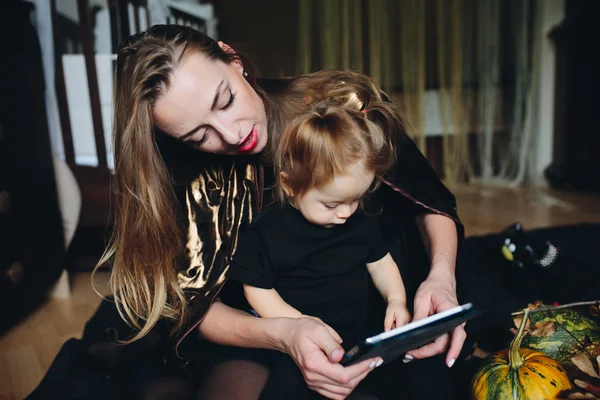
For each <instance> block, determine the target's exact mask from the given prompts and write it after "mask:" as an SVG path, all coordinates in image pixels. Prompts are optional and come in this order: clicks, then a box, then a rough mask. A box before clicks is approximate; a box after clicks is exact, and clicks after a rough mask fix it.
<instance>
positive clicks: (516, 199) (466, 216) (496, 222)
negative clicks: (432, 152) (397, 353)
mask: <svg viewBox="0 0 600 400" xmlns="http://www.w3.org/2000/svg"><path fill="white" fill-rule="evenodd" d="M453 192H454V193H455V194H456V197H457V199H458V211H459V214H460V216H461V219H462V220H463V222H464V223H465V226H466V231H467V235H468V236H472V235H481V234H486V233H491V232H497V231H499V230H501V229H503V228H504V227H506V226H507V225H509V224H511V223H512V222H515V221H520V222H521V223H522V224H523V226H524V227H525V229H532V228H536V227H549V226H557V225H570V224H576V223H581V222H598V223H600V196H592V195H581V194H568V193H556V192H551V191H547V190H544V191H539V190H537V191H533V190H525V189H515V190H512V189H499V188H489V187H488V188H482V187H473V186H471V187H456V188H454V189H453ZM106 280H107V275H106V274H104V275H101V276H100V281H101V282H100V283H99V286H100V287H102V286H104V285H105V283H106ZM72 291H73V293H72V296H71V298H69V299H67V300H58V299H52V300H48V301H47V302H46V303H45V304H43V305H42V306H41V307H40V308H39V309H38V310H37V311H36V312H34V313H33V314H31V315H30V316H29V317H28V318H27V319H26V320H25V321H23V322H22V323H21V324H20V325H18V326H16V327H14V328H13V329H12V330H11V331H9V332H8V333H7V334H5V335H4V336H3V337H1V338H0V400H5V399H6V400H8V399H10V400H12V399H22V398H23V397H25V396H27V395H28V394H29V393H30V392H31V391H32V390H33V389H34V388H35V387H36V385H37V384H38V383H39V381H40V380H41V379H42V377H43V375H44V373H45V371H46V370H47V369H48V367H49V366H50V363H51V362H52V360H53V359H54V357H55V355H56V353H57V352H58V350H59V349H60V346H61V345H62V343H64V342H65V340H67V339H68V338H71V337H80V335H81V332H82V330H83V326H84V324H85V322H86V321H87V319H88V318H89V317H90V316H91V315H92V314H93V312H94V311H95V309H96V307H97V305H98V303H99V301H100V298H99V297H98V295H97V294H96V293H95V292H94V291H93V290H92V288H91V285H90V274H89V273H87V272H80V273H78V274H77V275H76V276H74V277H72Z"/></svg>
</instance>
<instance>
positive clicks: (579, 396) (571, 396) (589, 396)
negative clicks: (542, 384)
mask: <svg viewBox="0 0 600 400" xmlns="http://www.w3.org/2000/svg"><path fill="white" fill-rule="evenodd" d="M567 399H569V400H571V399H598V398H597V397H596V396H594V395H593V394H591V393H585V394H584V393H580V392H577V393H570V394H569V395H568V396H567Z"/></svg>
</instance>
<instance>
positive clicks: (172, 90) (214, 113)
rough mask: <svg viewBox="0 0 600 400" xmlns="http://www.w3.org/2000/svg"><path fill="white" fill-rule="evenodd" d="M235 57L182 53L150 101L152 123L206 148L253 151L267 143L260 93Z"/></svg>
mask: <svg viewBox="0 0 600 400" xmlns="http://www.w3.org/2000/svg"><path fill="white" fill-rule="evenodd" d="M243 73H244V69H243V66H242V65H241V63H240V62H239V61H232V62H230V63H229V64H226V63H223V62H221V61H215V60H210V59H208V58H206V57H205V56H204V55H202V54H198V53H190V54H188V55H186V56H185V57H183V59H182V60H181V64H180V65H179V67H178V68H177V69H176V70H175V71H174V73H173V76H172V78H171V85H170V87H169V89H168V90H167V91H166V92H165V93H163V94H162V95H161V96H160V97H159V98H158V99H157V100H156V102H155V105H154V110H153V114H154V118H155V121H156V124H157V126H158V127H159V128H160V129H161V130H163V131H164V132H166V133H167V134H168V135H170V136H172V137H174V138H176V139H178V140H181V141H183V142H185V143H187V144H189V145H190V146H192V147H194V148H196V149H198V150H200V151H203V152H207V153H218V154H228V155H236V154H256V153H259V152H260V151H262V150H263V149H264V148H265V146H266V145H267V139H268V132H267V116H266V114H265V107H264V104H263V102H262V99H261V98H260V97H259V96H258V94H257V93H256V91H255V90H254V89H253V88H252V86H250V84H249V83H248V81H247V80H246V79H245V78H244V75H243Z"/></svg>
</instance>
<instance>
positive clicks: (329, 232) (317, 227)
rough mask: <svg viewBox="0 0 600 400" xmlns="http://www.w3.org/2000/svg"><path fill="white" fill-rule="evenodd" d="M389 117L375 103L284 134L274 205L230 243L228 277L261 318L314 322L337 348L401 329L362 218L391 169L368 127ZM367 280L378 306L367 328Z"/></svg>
mask: <svg viewBox="0 0 600 400" xmlns="http://www.w3.org/2000/svg"><path fill="white" fill-rule="evenodd" d="M393 113H394V111H393V108H392V107H391V106H390V105H388V104H383V103H381V104H377V103H374V104H373V103H372V104H371V105H370V108H369V109H368V110H363V111H358V110H356V109H352V108H349V107H340V106H337V105H331V104H321V105H317V106H315V107H314V108H313V109H312V110H311V111H309V112H307V113H306V114H304V115H302V116H300V117H298V118H296V119H295V120H294V121H293V122H292V123H291V124H290V126H289V127H288V128H287V130H286V131H285V132H284V134H283V136H282V138H281V142H280V145H279V151H278V152H277V155H276V160H275V170H276V178H277V189H278V195H279V196H278V197H279V200H280V204H278V205H273V206H270V207H268V208H267V209H266V210H264V211H263V212H262V213H261V214H260V215H259V216H258V218H257V219H256V220H255V221H254V223H253V224H252V225H251V226H250V227H249V228H248V229H247V230H246V231H245V232H244V233H243V234H242V235H241V236H240V242H239V244H238V250H237V253H236V254H235V257H234V259H233V261H232V264H231V267H230V269H229V272H228V276H229V278H230V279H232V280H236V281H239V282H241V283H243V286H244V293H245V295H246V298H247V300H248V302H249V304H250V306H251V307H252V309H253V310H254V311H255V312H256V313H258V315H260V316H261V317H263V318H265V317H266V318H271V317H291V318H300V317H306V316H308V317H316V318H319V319H321V320H323V321H324V322H325V323H326V324H327V325H328V326H330V327H331V328H332V329H333V331H335V332H336V333H337V334H339V336H341V339H342V340H343V341H342V345H345V346H344V347H351V346H354V345H355V344H356V342H357V341H358V340H359V339H361V338H364V337H365V336H364V335H365V334H366V333H367V332H369V333H377V332H380V331H381V329H382V328H383V329H385V330H389V329H392V328H395V327H398V326H401V325H404V324H406V323H407V322H409V321H410V314H409V311H408V309H407V307H406V294H405V290H404V284H403V282H402V278H401V276H400V273H399V270H398V266H397V265H396V263H395V262H394V260H393V259H392V257H391V255H390V253H389V251H388V248H387V244H386V242H385V240H384V239H383V235H382V234H381V232H380V228H379V223H378V220H377V219H376V218H375V217H373V216H371V215H370V214H369V213H367V212H365V211H364V209H363V208H364V203H365V201H364V200H365V196H366V195H367V194H368V193H369V191H372V190H374V189H375V188H376V187H377V186H378V184H379V179H380V177H381V176H383V174H384V173H385V172H386V171H387V170H388V169H389V168H390V167H391V166H392V165H393V164H394V162H395V154H396V151H395V147H396V146H395V143H394V140H393V137H392V136H391V135H390V134H389V133H388V132H386V131H385V130H384V129H382V128H381V126H380V125H379V124H378V123H377V121H380V120H386V119H388V118H389V117H393V115H392V114H393ZM365 265H366V268H365ZM367 272H368V274H367ZM368 275H370V277H371V279H372V281H373V283H374V285H375V287H376V288H377V290H378V291H379V293H381V295H382V296H383V297H384V299H385V300H386V302H387V310H386V313H385V321H384V322H383V326H381V325H378V326H377V327H376V328H373V327H369V325H370V324H369V323H368V322H369V321H368V320H369V318H368V317H369V307H368V304H369V301H368V295H369V293H368V291H369V279H368V278H369V277H368ZM373 330H374V332H373ZM335 336H337V335H336V334H335V333H334V337H335Z"/></svg>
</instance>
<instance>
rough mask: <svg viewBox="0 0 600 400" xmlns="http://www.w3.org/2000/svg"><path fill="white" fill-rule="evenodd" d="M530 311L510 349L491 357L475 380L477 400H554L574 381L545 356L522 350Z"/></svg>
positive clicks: (536, 352) (473, 392) (484, 363)
mask: <svg viewBox="0 0 600 400" xmlns="http://www.w3.org/2000/svg"><path fill="white" fill-rule="evenodd" d="M528 319H529V309H527V310H525V315H524V316H523V321H522V322H521V326H520V327H519V331H518V332H517V335H516V336H515V338H514V339H513V341H512V342H511V344H510V348H509V349H507V350H503V351H500V352H497V353H494V354H492V355H490V356H489V357H488V358H487V359H485V360H484V362H483V365H482V367H481V369H480V370H479V372H477V374H476V375H475V377H474V378H473V386H472V388H473V390H472V395H473V399H474V400H510V399H512V400H550V399H555V398H557V395H558V394H559V393H560V392H562V391H563V390H567V389H570V388H571V387H572V386H571V381H570V380H569V377H568V376H567V373H566V371H565V370H564V369H563V367H562V366H561V365H560V364H559V363H558V362H556V361H554V360H553V359H551V358H549V357H548V356H546V355H545V354H543V353H540V352H538V351H533V350H529V349H522V348H520V346H521V340H522V339H523V334H524V331H525V324H526V323H527V320H528Z"/></svg>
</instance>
